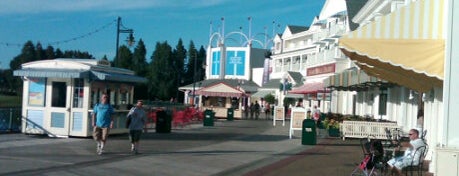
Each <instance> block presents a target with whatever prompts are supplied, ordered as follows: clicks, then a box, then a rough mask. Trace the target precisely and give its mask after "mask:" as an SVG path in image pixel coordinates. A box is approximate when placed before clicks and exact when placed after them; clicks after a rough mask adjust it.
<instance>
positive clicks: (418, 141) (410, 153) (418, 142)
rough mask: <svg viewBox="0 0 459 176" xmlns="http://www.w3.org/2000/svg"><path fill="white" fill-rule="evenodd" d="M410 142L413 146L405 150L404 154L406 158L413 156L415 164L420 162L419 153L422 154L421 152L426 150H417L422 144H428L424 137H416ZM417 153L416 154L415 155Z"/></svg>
mask: <svg viewBox="0 0 459 176" xmlns="http://www.w3.org/2000/svg"><path fill="white" fill-rule="evenodd" d="M410 144H411V145H412V146H413V148H409V149H407V150H406V151H405V153H404V156H405V157H406V158H413V159H414V164H417V163H419V161H418V159H419V155H421V153H423V152H424V151H418V152H416V149H417V148H419V147H421V146H425V145H426V144H425V143H424V141H422V139H420V138H418V139H415V140H411V141H410ZM415 154H416V155H415ZM413 155H415V156H413Z"/></svg>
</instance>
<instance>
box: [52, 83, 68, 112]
mask: <svg viewBox="0 0 459 176" xmlns="http://www.w3.org/2000/svg"><path fill="white" fill-rule="evenodd" d="M52 86H53V88H52V93H51V94H52V95H51V106H52V107H65V102H66V101H67V84H66V83H65V82H53V84H52Z"/></svg>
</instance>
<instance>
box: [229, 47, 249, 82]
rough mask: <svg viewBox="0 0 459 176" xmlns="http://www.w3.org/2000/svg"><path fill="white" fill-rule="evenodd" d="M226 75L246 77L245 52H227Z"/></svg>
mask: <svg viewBox="0 0 459 176" xmlns="http://www.w3.org/2000/svg"><path fill="white" fill-rule="evenodd" d="M225 65H226V66H225V75H234V76H244V74H245V67H244V66H245V51H226V64H225Z"/></svg>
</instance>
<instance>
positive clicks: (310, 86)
mask: <svg viewBox="0 0 459 176" xmlns="http://www.w3.org/2000/svg"><path fill="white" fill-rule="evenodd" d="M317 92H324V84H323V82H310V83H305V84H304V85H302V86H300V87H298V88H294V89H293V90H291V91H289V92H288V93H291V94H312V93H317Z"/></svg>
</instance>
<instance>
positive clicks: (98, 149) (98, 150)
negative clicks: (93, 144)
mask: <svg viewBox="0 0 459 176" xmlns="http://www.w3.org/2000/svg"><path fill="white" fill-rule="evenodd" d="M99 152H100V145H97V148H96V153H99Z"/></svg>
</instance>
